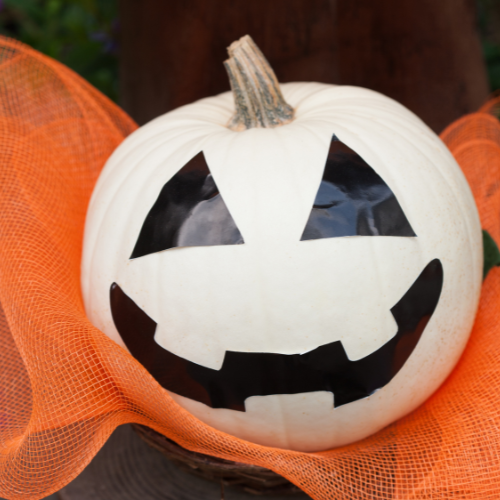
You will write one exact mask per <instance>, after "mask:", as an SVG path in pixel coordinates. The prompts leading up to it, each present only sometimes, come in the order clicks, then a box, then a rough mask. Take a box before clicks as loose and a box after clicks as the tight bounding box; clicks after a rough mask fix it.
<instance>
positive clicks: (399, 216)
mask: <svg viewBox="0 0 500 500" xmlns="http://www.w3.org/2000/svg"><path fill="white" fill-rule="evenodd" d="M341 236H416V234H415V232H414V231H413V229H412V227H411V226H410V223H409V222H408V219H407V218H406V215H405V214H404V212H403V209H402V208H401V205H400V204H399V202H398V200H397V199H396V196H395V195H394V193H393V192H392V190H391V188H390V187H389V186H388V185H387V184H386V183H385V182H384V180H383V179H382V178H381V177H380V176H379V175H378V174H377V172H375V170H373V168H372V167H370V165H368V163H366V162H365V160H363V158H361V156H360V155H358V154H357V153H356V152H355V151H353V150H352V149H350V148H349V147H348V146H346V145H345V144H344V143H343V142H341V141H339V139H338V138H337V137H336V136H335V135H334V136H333V137H332V140H331V143H330V149H329V151H328V157H327V160H326V164H325V170H324V173H323V179H322V181H321V184H320V186H319V189H318V193H317V194H316V199H315V201H314V205H313V208H312V210H311V214H310V215H309V220H308V221H307V224H306V227H305V229H304V232H303V234H302V238H301V241H303V240H316V239H321V238H338V237H341Z"/></svg>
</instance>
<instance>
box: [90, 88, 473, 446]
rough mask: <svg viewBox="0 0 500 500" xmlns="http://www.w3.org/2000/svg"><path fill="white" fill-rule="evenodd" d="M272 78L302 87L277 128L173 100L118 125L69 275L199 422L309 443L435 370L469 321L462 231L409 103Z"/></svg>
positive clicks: (463, 218) (404, 402)
mask: <svg viewBox="0 0 500 500" xmlns="http://www.w3.org/2000/svg"><path fill="white" fill-rule="evenodd" d="M311 85H312V86H313V87H312V88H311V89H310V90H311V96H313V97H314V94H315V93H317V92H318V87H316V86H315V85H317V84H311ZM283 87H284V88H283V90H284V91H285V94H286V93H288V94H289V95H288V96H287V100H289V101H292V102H293V100H294V99H296V100H298V101H300V99H302V101H300V102H299V103H298V105H297V104H296V103H294V104H296V110H297V117H296V119H295V120H294V122H293V123H292V124H290V125H287V126H285V127H281V128H280V129H273V130H259V129H252V130H249V131H246V132H243V133H234V132H231V131H228V130H227V129H225V130H222V127H220V125H217V124H212V125H210V126H209V125H207V124H206V123H204V124H203V126H205V127H206V128H207V130H204V131H201V128H202V127H201V126H199V127H195V126H193V123H192V122H190V121H189V119H191V118H189V119H187V118H186V119H184V118H183V117H191V116H192V114H191V111H190V106H187V107H186V108H181V109H180V110H178V111H176V112H174V113H171V114H169V115H166V116H165V117H163V118H162V119H159V120H156V121H155V122H153V123H151V124H150V125H148V126H146V127H144V128H143V129H140V130H139V131H138V132H136V133H135V134H133V135H132V136H131V137H130V138H129V139H127V141H125V143H124V144H123V145H122V146H121V147H120V148H118V150H117V152H116V153H115V154H114V155H113V157H112V158H111V159H110V161H109V163H108V166H107V167H106V169H105V171H104V172H103V175H102V178H101V179H102V180H100V181H99V182H100V184H98V186H97V188H96V193H95V194H94V198H93V200H92V204H91V207H90V210H89V222H88V225H87V234H86V245H87V246H86V247H85V248H84V264H83V274H82V276H83V286H84V297H85V300H86V308H87V311H88V314H89V317H90V318H91V320H92V321H93V323H94V324H95V325H96V326H98V327H99V328H101V329H102V330H103V331H104V332H106V333H107V334H108V335H109V336H110V337H112V338H114V339H115V340H117V342H119V343H121V344H122V345H124V346H125V347H126V348H127V349H128V350H129V351H130V352H131V354H132V355H133V356H134V357H136V358H137V359H138V360H139V361H140V362H141V363H142V364H143V365H144V366H145V368H146V369H147V370H148V371H149V372H150V373H151V374H152V376H153V377H154V378H155V379H156V380H157V381H158V382H159V383H160V384H161V385H162V386H163V387H164V388H165V389H167V390H168V391H170V392H171V394H172V396H173V397H174V398H175V399H176V401H178V402H179V403H180V404H181V405H183V406H184V407H186V408H187V409H188V410H189V411H191V412H192V413H193V414H195V415H196V416H197V417H198V418H200V419H201V420H204V421H205V422H207V423H209V424H210V425H212V426H214V427H217V428H219V429H221V430H224V431H226V432H229V433H231V434H234V435H237V436H239V437H242V438H244V439H249V440H253V441H255V442H258V443H262V444H268V445H272V446H280V447H288V448H293V449H298V450H306V451H313V450H320V449H326V448H331V447H332V446H338V445H342V444H345V443H348V442H352V441H354V440H356V439H360V438H361V437H363V436H366V435H369V434H370V433H372V432H374V431H376V430H378V429H380V428H381V427H383V426H385V425H387V424H388V423H390V422H391V421H393V420H394V419H395V418H399V417H400V416H402V415H404V414H405V413H407V412H408V411H411V409H413V408H414V407H415V406H417V405H418V404H420V403H421V402H422V401H423V400H424V399H425V398H426V397H428V395H429V394H431V393H432V392H433V391H434V390H435V389H436V388H437V387H438V386H439V384H440V383H441V382H442V380H443V379H444V378H445V377H446V375H447V374H448V373H449V371H450V370H451V368H452V366H453V364H454V363H455V362H456V360H457V358H458V356H459V355H460V353H461V350H462V349H463V347H464V345H465V341H466V339H467V335H468V332H469V331H470V327H471V325H472V321H473V317H474V313H475V309H476V306H477V295H478V292H479V287H480V282H481V281H480V280H481V260H480V250H481V247H480V236H481V235H480V229H479V224H478V222H477V214H476V212H475V208H474V206H473V201H472V198H471V196H470V192H469V191H468V188H467V186H466V184H465V181H464V180H463V178H462V177H461V173H460V172H459V171H458V170H457V168H458V167H457V166H456V164H455V163H454V160H453V159H452V157H451V155H449V153H448V152H447V151H446V149H445V147H444V146H443V145H442V144H441V143H440V142H439V139H438V138H437V137H436V136H434V135H433V134H432V133H431V132H430V131H429V130H428V129H426V128H425V127H424V126H423V125H422V124H421V122H419V121H418V120H417V119H416V118H415V117H413V115H411V114H410V113H409V112H407V111H406V110H404V111H402V109H403V108H401V107H400V106H399V105H397V104H395V103H393V102H392V101H390V100H388V99H386V98H384V97H382V96H379V95H378V94H373V93H371V92H369V91H364V90H362V89H352V90H351V93H352V94H353V96H354V98H356V99H359V100H360V101H362V102H364V105H363V106H362V108H363V112H364V115H363V114H361V113H357V112H356V110H357V109H358V108H356V106H355V105H353V104H351V106H354V109H350V110H349V113H347V114H343V113H342V111H343V102H344V101H343V99H344V98H345V93H346V91H345V90H344V94H343V96H342V98H341V99H338V100H337V103H338V107H337V108H335V106H331V107H330V108H328V109H324V110H323V109H322V110H318V107H317V103H316V104H311V105H308V104H306V101H307V99H305V98H304V97H303V96H302V97H301V93H300V92H299V91H297V88H296V87H294V86H293V85H290V86H286V85H285V86H283ZM319 88H320V89H322V91H323V92H326V93H328V94H329V97H330V101H332V102H335V98H336V92H338V89H336V88H331V87H321V86H319ZM294 91H295V93H294ZM366 94H368V96H367V95H366ZM315 98H316V99H317V95H316V97H315ZM215 99H220V102H221V108H224V103H225V99H226V97H224V96H219V97H218V98H212V101H214V100H215ZM311 99H312V97H311ZM363 100H364V101H363ZM370 100H371V101H373V104H370V103H368V104H367V102H369V101H370ZM203 102H204V101H202V102H200V103H199V104H197V103H195V104H193V105H191V109H192V107H195V106H200V107H201V108H202V107H203ZM205 102H207V101H205ZM300 103H302V104H300ZM370 105H371V106H372V108H373V109H375V110H377V112H378V113H379V117H378V118H377V120H372V121H370V120H367V119H366V113H368V111H367V109H368V110H369V109H370ZM308 106H309V107H308ZM334 108H335V109H334ZM183 113H184V114H183ZM384 113H385V114H384ZM368 114H369V113H368ZM401 116H403V117H404V120H403V118H401ZM346 117H348V118H346ZM395 117H396V118H397V119H396V118H395ZM162 120H163V121H162ZM183 120H184V121H183ZM224 120H225V121H227V117H224ZM189 127H191V129H192V130H193V131H194V132H193V133H191V132H188V131H189ZM189 134H191V135H189ZM176 137H182V141H183V146H182V147H179V146H175V138H176ZM450 172H451V173H450ZM113 177H114V178H113ZM471 203H472V205H471ZM471 206H472V208H471ZM464 207H467V210H472V215H470V214H465V215H464V213H465V210H464ZM476 233H477V235H476ZM471 234H474V242H473V243H472V244H471V243H470V235H471ZM476 236H477V239H478V241H479V243H478V244H477V245H476ZM87 242H88V243H87ZM471 297H472V298H471Z"/></svg>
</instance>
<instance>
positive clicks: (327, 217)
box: [110, 136, 443, 411]
mask: <svg viewBox="0 0 500 500" xmlns="http://www.w3.org/2000/svg"><path fill="white" fill-rule="evenodd" d="M343 236H380V237H384V236H392V237H416V236H417V235H416V234H415V233H414V232H413V230H412V228H411V226H410V223H409V222H408V220H407V218H406V216H405V215H404V213H403V210H402V208H401V206H400V205H399V203H398V201H397V199H396V197H395V196H394V193H393V192H392V191H391V189H390V188H389V187H388V186H387V184H386V183H385V182H384V181H383V180H382V179H381V177H380V176H379V175H378V174H377V173H376V172H375V171H374V170H373V169H372V168H371V167H370V166H369V165H368V164H367V163H366V162H365V161H364V160H363V159H362V158H361V157H360V156H359V155H358V154H356V153H355V152H354V151H352V150H351V149H350V148H348V147H347V146H346V145H345V144H343V143H342V142H341V141H339V140H338V138H337V137H336V136H333V138H332V141H331V144H330V149H329V152H328V157H327V161H326V165H325V169H324V173H323V179H322V180H321V183H320V187H319V190H318V193H317V194H316V199H315V201H314V205H313V208H312V210H311V214H310V216H309V219H308V221H307V224H306V227H305V229H304V232H303V234H302V238H301V241H304V240H316V239H321V238H339V237H343ZM243 243H244V240H243V237H242V235H241V233H240V231H239V229H238V227H237V225H236V224H235V221H234V219H233V218H232V217H231V214H230V213H229V211H228V208H227V206H226V204H225V202H224V200H223V198H222V196H221V194H220V192H219V190H218V188H217V185H216V184H215V181H214V179H213V176H212V174H211V173H210V169H209V167H208V165H207V163H206V159H205V157H204V155H203V153H199V154H198V155H196V156H195V157H194V158H193V159H192V160H190V161H189V162H188V163H187V164H186V165H185V166H184V167H183V168H182V169H181V170H180V172H179V173H177V174H176V175H174V176H173V177H172V179H170V180H169V181H168V182H167V183H166V184H165V186H164V187H163V189H162V190H161V192H160V196H159V197H158V199H157V200H156V202H155V204H154V205H153V207H152V208H151V210H150V212H149V213H148V215H147V217H146V220H145V221H144V224H143V226H142V229H141V232H140V234H139V237H138V240H137V243H136V245H135V247H134V250H133V252H132V255H131V259H135V258H140V257H142V258H144V257H146V256H147V255H149V254H153V253H156V252H161V251H165V250H168V249H172V248H176V247H196V246H213V245H238V244H243ZM442 285H443V268H442V265H441V262H440V261H439V259H434V260H432V261H431V262H430V263H429V264H427V265H426V267H425V268H424V269H423V270H422V272H421V273H420V275H419V276H418V278H417V279H416V280H415V282H414V283H413V284H412V285H411V287H410V289H409V290H408V291H407V292H406V293H405V295H404V296H403V297H402V298H401V300H399V302H398V303H397V304H395V305H394V307H393V308H391V313H392V315H393V316H394V319H395V321H396V324H397V327H398V330H397V333H396V335H395V336H394V337H392V338H391V340H389V341H388V342H387V343H386V344H384V345H383V346H382V347H380V348H379V349H377V350H376V351H374V352H372V353H371V354H369V355H367V356H365V357H363V358H361V359H359V360H355V361H351V360H350V359H349V358H348V356H347V354H346V351H345V349H344V348H343V346H342V342H341V341H340V340H336V341H334V342H331V343H328V344H325V345H322V346H319V347H317V348H316V349H313V350H312V351H309V352H307V353H305V354H294V355H290V354H277V353H262V352H259V353H257V352H254V353H248V352H241V351H240V352H235V351H226V353H225V355H224V361H223V364H222V367H221V368H220V369H219V370H216V369H212V368H207V367H205V366H203V365H199V364H196V363H193V362H192V361H189V360H188V359H185V358H183V357H180V356H177V355H175V354H173V353H172V352H170V351H169V350H168V349H165V348H163V347H161V346H160V344H158V343H157V342H156V341H155V338H154V337H155V333H156V327H157V324H156V322H155V321H154V320H152V319H151V318H150V317H149V316H148V315H147V314H146V313H145V312H144V311H143V310H142V309H141V308H140V307H139V306H138V305H137V304H136V303H135V302H134V301H133V300H132V299H131V298H130V297H128V296H127V295H126V293H124V291H123V290H122V289H121V288H120V286H119V285H118V284H117V283H113V284H112V286H111V290H110V301H111V313H112V315H113V320H114V323H115V326H116V328H117V329H118V332H119V333H120V335H121V337H122V339H123V341H124V342H125V344H126V346H127V347H128V349H129V350H130V352H131V353H132V354H133V355H134V356H135V357H136V358H137V359H138V360H139V361H140V362H141V363H142V364H143V365H144V366H145V367H146V368H147V369H148V370H149V371H150V373H151V374H152V375H153V376H154V377H155V378H156V379H157V380H158V382H160V384H161V385H162V386H163V387H165V388H166V389H168V390H170V391H172V392H174V393H175V394H178V395H181V396H184V397H187V398H190V399H193V400H195V401H200V402H202V403H204V404H206V405H208V406H210V407H212V408H227V409H231V410H237V411H245V400H246V399H247V398H249V397H252V396H269V395H275V394H299V393H308V392H315V391H329V392H332V393H333V394H334V403H335V406H336V407H338V406H341V405H344V404H347V403H351V402H353V401H357V400H358V399H361V398H365V397H368V396H370V395H371V394H373V393H374V392H375V391H377V390H378V389H381V388H382V387H384V386H385V385H386V384H388V383H389V382H390V380H391V379H392V378H393V377H394V375H396V373H397V372H398V371H399V370H400V369H401V367H402V366H403V365H404V363H405V362H406V360H407V359H408V357H409V356H410V354H411V353H412V352H413V349H414V348H415V346H416V345H417V343H418V341H419V339H420V337H421V335H422V333H423V330H424V328H425V326H426V325H427V323H428V321H429V319H430V317H431V316H432V314H433V312H434V309H435V308H436V306H437V304H438V301H439V296H440V294H441V288H442ZM331 328H332V329H334V328H335V325H331Z"/></svg>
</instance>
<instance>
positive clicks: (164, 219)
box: [130, 152, 244, 259]
mask: <svg viewBox="0 0 500 500" xmlns="http://www.w3.org/2000/svg"><path fill="white" fill-rule="evenodd" d="M241 243H244V241H243V237H242V236H241V233H240V231H239V229H238V228H237V226H236V223H235V222H234V220H233V218H232V216H231V214H230V213H229V210H228V209H227V206H226V204H225V202H224V200H223V199H222V196H221V194H220V193H219V190H218V189H217V186H216V184H215V181H214V179H213V177H212V174H211V173H210V169H209V168H208V165H207V161H206V160H205V155H204V154H203V152H201V153H199V154H197V155H196V156H195V157H194V158H192V159H191V160H190V161H189V162H188V163H186V165H184V167H182V169H181V170H179V172H178V173H177V174H176V175H174V176H173V177H172V178H171V179H170V180H169V181H168V182H167V183H166V184H165V185H164V186H163V188H162V190H161V192H160V195H159V196H158V199H157V200H156V202H155V204H154V205H153V207H152V208H151V210H150V211H149V213H148V215H147V217H146V219H145V221H144V224H143V226H142V229H141V232H140V233H139V238H138V239H137V242H136V244H135V247H134V251H133V252H132V255H131V256H130V258H131V259H135V258H137V257H142V256H144V255H149V254H151V253H155V252H161V251H162V250H168V249H169V248H174V247H199V246H214V245H238V244H241Z"/></svg>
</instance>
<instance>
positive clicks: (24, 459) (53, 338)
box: [0, 39, 500, 500]
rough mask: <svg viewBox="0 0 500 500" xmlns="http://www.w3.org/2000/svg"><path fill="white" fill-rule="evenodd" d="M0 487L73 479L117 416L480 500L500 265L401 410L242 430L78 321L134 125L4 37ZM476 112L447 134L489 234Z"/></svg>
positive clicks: (491, 202) (333, 493)
mask: <svg viewBox="0 0 500 500" xmlns="http://www.w3.org/2000/svg"><path fill="white" fill-rule="evenodd" d="M0 86H1V87H0V156H1V167H0V176H1V179H0V190H1V195H0V214H1V216H0V238H1V241H0V243H1V247H0V248H1V258H0V302H1V304H2V308H3V312H4V314H3V315H1V316H0V496H2V497H6V498H9V499H12V500H15V499H39V498H41V497H43V496H45V495H48V494H50V493H52V492H54V491H57V490H58V489H60V488H61V487H62V486H64V485H65V484H67V483H68V482H69V481H71V480H72V479H73V478H74V477H75V476H76V475H77V474H78V473H79V472H80V471H81V470H82V469H83V468H84V467H85V465H86V464H87V463H88V462H89V461H90V460H91V459H92V457H93V456H94V455H95V454H96V452H97V451H98V450H99V448H100V447H101V446H102V445H103V444H104V442H105V441H106V439H107V438H108V436H109V435H110V433H111V432H112V431H113V430H114V429H115V427H116V426H118V425H120V424H123V423H126V422H137V423H141V424H144V425H148V426H150V427H152V428H153V429H155V430H157V431H158V432H161V433H163V434H165V435H166V436H168V437H170V438H172V439H174V440H175V441H177V442H178V443H179V444H181V445H182V446H184V447H186V448H189V449H191V450H194V451H198V452H201V453H207V454H212V455H216V456H218V457H222V458H226V459H231V460H236V461H240V462H246V463H251V464H256V465H260V466H263V467H267V468H269V469H272V470H274V471H276V472H277V473H279V474H281V475H283V476H285V477H287V478H288V479H289V480H290V481H292V482H294V483H295V484H297V485H298V486H300V487H301V488H302V489H303V490H304V491H306V492H307V493H308V494H309V495H310V496H311V497H313V498H315V499H318V500H319V499H323V500H326V499H328V500H331V499H339V500H349V499H353V500H354V499H356V500H361V499H366V500H368V499H384V500H388V499H412V500H423V499H449V498H454V499H455V498H456V499H471V500H478V499H487V498H492V499H493V498H498V496H499V495H498V493H497V491H498V490H499V489H500V458H499V457H500V394H499V387H500V326H499V325H498V315H499V312H500V269H498V268H497V269H494V270H492V271H491V272H490V274H489V275H488V277H487V279H486V281H485V284H484V286H483V294H482V298H481V305H480V309H479V314H478V317H477V320H476V324H475V327H474V331H473V333H472V337H471V341H470V343H469V345H468V347H467V349H466V351H465V354H464V356H463V357H462V359H461V361H460V363H459V365H458V366H457V368H456V369H455V370H454V372H453V374H452V375H451V376H450V377H449V379H448V380H447V381H446V383H445V384H444V385H443V387H442V388H441V389H440V390H439V391H438V392H437V393H436V394H435V395H434V396H433V397H432V398H431V399H430V400H429V401H427V402H426V403H425V404H424V405H423V406H422V407H421V408H419V409H418V410H417V411H415V412H414V413H412V414H411V415H409V416H408V417H407V418H404V419H403V420H400V421H399V422H397V423H395V424H394V425H391V426H390V427H388V428H386V429H385V430H383V431H381V432H379V433H378V434H376V435H374V436H372V437H370V438H368V439H365V440H364V441H362V442H359V443H357V444H354V445H351V446H347V447H344V448H340V449H336V450H332V451H329V452H322V453H309V454H308V453H298V452H291V451H284V450H278V449H272V448H266V447H263V446H258V445H254V444H251V443H247V442H244V441H242V440H239V439H236V438H233V437H231V436H228V435H226V434H223V433H221V432H218V431H215V430H213V429H211V428H210V427H208V426H207V425H205V424H202V423H200V422H199V421H197V420H196V419H195V418H194V417H192V416H191V415H189V414H188V413H187V412H186V411H185V410H183V409H182V408H180V407H179V406H177V405H176V404H175V403H174V402H173V400H172V399H171V398H170V397H169V396H168V395H167V393H166V392H165V391H164V390H162V389H161V387H160V386H159V385H158V384H157V383H156V382H155V381H154V379H153V378H152V377H151V376H150V375H149V374H148V373H147V372H146V371H145V370H144V369H143V368H142V367H141V365H139V363H137V362H136V361H135V360H134V359H133V358H132V357H131V356H130V355H129V354H127V353H126V352H125V351H124V350H123V349H121V348H120V347H118V346H117V345H116V344H114V343H113V342H112V341H111V340H109V339H108V338H107V337H106V336H105V335H104V334H102V333H101V332H100V331H98V330H97V329H96V328H94V327H93V326H92V325H91V324H90V323H89V321H88V320H87V318H86V316H85V312H84V308H83V304H82V297H81V293H80V283H79V274H80V257H81V247H82V234H83V226H84V219H85V212H86V208H87V203H88V200H89V197H90V194H91V191H92V188H93V185H94V183H95V181H96V178H97V176H98V174H99V171H100V169H101V168H102V166H103V164H104V162H105V160H106V158H107V157H108V156H109V155H110V153H111V152H112V151H113V149H114V148H115V147H116V146H117V145H118V144H119V143H120V141H121V140H122V139H123V138H124V137H125V136H126V135H127V134H129V133H130V132H131V131H132V130H134V128H135V124H134V123H133V122H132V120H130V118H128V117H127V116H126V115H125V114H124V113H123V112H122V111H121V110H120V109H119V108H117V107H116V106H115V105H113V104H112V103H111V102H109V101H108V100H107V99H106V98H104V97H103V96H101V95H100V94H99V93H98V92H97V91H95V90H94V89H93V88H92V87H90V86H89V85H88V84H87V83H85V82H84V81H82V80H81V79H80V78H79V77H78V76H76V75H75V74H74V73H72V72H71V71H70V70H68V69H66V68H65V67H63V66H61V65H60V64H58V63H56V62H54V61H52V60H50V59H48V58H47V57H45V56H42V55H40V54H38V53H37V52H35V51H33V50H31V49H30V48H27V47H25V46H22V45H20V44H18V43H15V42H13V41H10V40H7V39H0ZM499 103H500V99H497V100H495V101H494V102H492V103H490V104H488V106H487V107H485V108H484V109H483V110H482V111H481V112H479V113H476V114H473V115H469V116H466V117H464V118H463V119H461V120H459V121H458V122H456V123H454V124H453V125H451V126H450V127H449V128H448V129H447V130H446V131H445V132H444V133H443V139H444V140H445V141H446V142H447V144H448V145H449V147H450V148H451V150H452V151H453V153H454V154H455V156H456V158H457V160H458V161H459V163H460V164H461V166H462V168H463V170H464V172H465V174H466V176H467V178H468V180H469V182H470V184H471V186H472V189H473V191H474V195H475V197H476V201H477V204H478V207H479V211H480V214H481V219H482V224H483V227H484V228H485V229H487V230H488V231H489V232H490V234H491V235H492V236H493V238H495V239H496V241H497V242H500V225H499V220H500V218H499V216H500V189H499V187H500V124H499V122H498V120H497V119H496V118H495V117H493V116H492V115H491V114H490V113H491V112H496V110H497V109H499V106H498V105H499Z"/></svg>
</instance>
